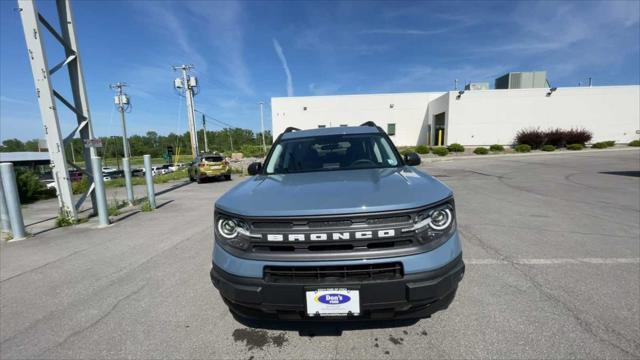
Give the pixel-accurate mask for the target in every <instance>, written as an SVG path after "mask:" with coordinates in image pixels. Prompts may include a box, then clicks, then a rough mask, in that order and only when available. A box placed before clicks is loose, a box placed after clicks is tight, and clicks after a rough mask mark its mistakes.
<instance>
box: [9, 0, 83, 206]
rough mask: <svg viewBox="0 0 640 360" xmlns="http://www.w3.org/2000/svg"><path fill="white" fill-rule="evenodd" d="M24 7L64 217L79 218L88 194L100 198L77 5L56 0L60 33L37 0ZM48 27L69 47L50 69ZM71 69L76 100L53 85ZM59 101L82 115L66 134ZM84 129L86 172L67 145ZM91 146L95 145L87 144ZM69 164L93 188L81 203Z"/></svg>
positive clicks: (21, 7) (24, 2) (20, 5)
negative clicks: (62, 71)
mask: <svg viewBox="0 0 640 360" xmlns="http://www.w3.org/2000/svg"><path fill="white" fill-rule="evenodd" d="M18 9H19V11H20V18H21V19H22V28H23V30H24V36H25V39H26V41H27V50H28V54H29V61H30V63H31V71H32V73H33V80H34V82H35V87H36V96H37V97H38V104H39V107H40V114H41V116H42V123H43V126H44V133H45V138H46V140H47V144H48V148H49V156H50V157H51V170H52V171H51V172H52V174H53V179H54V181H55V182H56V186H57V188H58V199H59V203H60V211H61V214H63V215H64V216H68V217H70V218H73V219H77V218H78V208H79V207H80V206H81V205H82V203H83V202H84V200H85V199H86V197H87V195H88V194H91V197H92V203H93V205H94V209H95V208H96V207H95V204H96V201H95V195H94V194H93V189H94V184H93V177H92V169H91V157H92V156H95V155H96V150H95V147H93V145H94V143H93V140H94V137H93V129H92V127H91V116H90V114H89V103H88V100H87V93H86V90H85V85H84V77H83V75H82V66H81V63H80V54H79V52H78V42H77V39H76V31H75V28H74V21H73V16H72V13H71V4H70V3H69V0H56V10H57V13H58V20H59V22H60V30H61V31H60V32H58V31H57V30H56V29H55V28H54V27H53V26H52V25H51V23H49V22H48V21H47V20H46V19H45V18H44V17H43V16H42V15H41V14H40V13H39V12H38V9H37V7H36V4H35V0H18ZM42 28H45V29H47V30H48V31H49V32H50V33H51V35H53V38H55V39H56V40H57V42H58V43H60V45H62V47H63V48H64V52H65V59H63V60H62V61H61V62H59V63H58V64H57V65H55V66H53V67H51V68H49V66H48V62H47V55H46V51H45V38H44V36H42V35H43V32H42ZM65 66H66V67H67V70H68V72H69V83H70V86H71V93H72V94H73V101H69V100H67V99H65V98H64V97H63V96H62V95H61V94H60V93H59V92H58V91H56V90H55V89H54V88H53V85H52V82H51V76H52V75H54V74H55V73H57V72H58V71H59V70H60V69H62V68H63V67H65ZM56 99H57V100H58V101H59V103H61V104H62V105H64V106H66V107H67V108H69V109H70V110H71V112H73V113H74V114H75V116H76V119H77V124H78V126H77V127H76V128H75V129H74V130H73V131H72V132H71V133H70V134H68V135H66V136H63V134H62V132H61V130H60V122H59V118H58V110H57V107H56ZM77 133H79V134H80V138H81V139H82V142H83V144H85V147H84V154H83V158H84V164H85V169H84V170H82V169H80V168H79V167H78V166H76V165H75V164H74V163H72V162H69V161H68V160H67V158H66V154H65V145H66V144H67V143H69V142H71V141H72V139H73V138H74V137H75V135H76V134H77ZM87 145H91V146H89V147H87ZM69 167H73V168H76V169H78V170H81V171H83V172H84V173H85V174H86V175H87V176H88V178H89V181H90V186H89V189H88V190H87V192H86V193H85V194H83V195H82V197H81V198H80V199H79V200H78V202H77V203H74V200H73V193H72V190H71V179H70V178H69Z"/></svg>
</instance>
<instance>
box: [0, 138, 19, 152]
mask: <svg viewBox="0 0 640 360" xmlns="http://www.w3.org/2000/svg"><path fill="white" fill-rule="evenodd" d="M0 151H2V152H13V151H25V150H24V143H23V142H22V141H20V140H18V139H6V140H4V141H2V146H1V147H0Z"/></svg>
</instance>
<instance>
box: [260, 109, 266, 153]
mask: <svg viewBox="0 0 640 360" xmlns="http://www.w3.org/2000/svg"><path fill="white" fill-rule="evenodd" d="M263 105H264V103H263V102H262V101H260V127H261V128H262V149H263V150H264V155H265V156H266V155H267V142H266V141H265V139H264V115H263V114H262V106H263Z"/></svg>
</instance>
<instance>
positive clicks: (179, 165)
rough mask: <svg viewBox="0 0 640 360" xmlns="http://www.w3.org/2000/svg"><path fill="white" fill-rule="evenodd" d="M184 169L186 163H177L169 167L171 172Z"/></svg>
mask: <svg viewBox="0 0 640 360" xmlns="http://www.w3.org/2000/svg"><path fill="white" fill-rule="evenodd" d="M184 168H185V165H184V163H175V164H173V165H171V166H169V170H171V171H178V170H180V169H184Z"/></svg>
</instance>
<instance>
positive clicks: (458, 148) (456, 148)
mask: <svg viewBox="0 0 640 360" xmlns="http://www.w3.org/2000/svg"><path fill="white" fill-rule="evenodd" d="M447 150H449V151H451V152H464V146H462V145H460V144H458V143H453V144H451V145H449V146H447Z"/></svg>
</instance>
